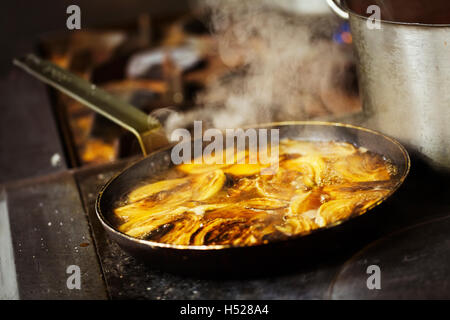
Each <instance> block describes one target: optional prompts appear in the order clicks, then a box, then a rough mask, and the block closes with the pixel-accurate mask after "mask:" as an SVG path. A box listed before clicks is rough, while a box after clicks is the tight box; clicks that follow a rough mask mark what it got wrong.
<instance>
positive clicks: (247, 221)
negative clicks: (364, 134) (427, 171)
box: [115, 139, 397, 246]
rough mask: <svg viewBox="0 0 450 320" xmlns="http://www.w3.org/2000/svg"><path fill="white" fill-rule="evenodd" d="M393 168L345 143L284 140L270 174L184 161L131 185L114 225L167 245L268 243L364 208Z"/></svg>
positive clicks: (389, 184) (391, 181) (385, 186)
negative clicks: (277, 163) (274, 169)
mask: <svg viewBox="0 0 450 320" xmlns="http://www.w3.org/2000/svg"><path fill="white" fill-rule="evenodd" d="M248 153H249V151H248V150H247V151H246V156H248ZM258 165H260V166H261V169H264V166H263V165H261V164H258ZM236 166H239V167H236ZM396 171H397V170H396V167H395V166H394V165H392V164H391V162H390V161H389V160H388V159H385V158H383V157H381V156H380V155H377V154H375V153H372V152H370V151H367V150H365V149H363V148H356V147H355V146H353V145H351V144H349V143H343V142H308V141H295V140H287V139H286V140H282V141H280V145H279V167H278V169H277V170H276V171H275V172H273V173H272V174H270V175H267V174H266V175H263V174H261V172H257V173H255V164H223V165H217V164H189V165H185V164H182V165H179V166H175V167H173V168H172V169H170V170H168V171H166V172H164V173H163V174H162V175H161V176H160V177H159V179H157V181H153V182H151V183H150V182H149V183H147V184H144V185H141V186H138V187H135V188H134V189H133V190H132V191H131V192H130V193H129V194H127V195H126V201H125V203H122V204H121V205H120V206H118V207H117V208H116V209H115V214H116V216H117V217H118V218H119V220H120V221H121V223H120V224H119V225H118V226H117V228H118V229H119V230H120V231H122V232H124V233H126V234H128V235H130V236H133V237H136V238H140V239H146V240H152V241H156V242H162V243H169V244H179V245H232V246H245V245H255V244H260V243H267V242H269V241H276V240H280V239H285V238H288V237H291V236H296V235H301V234H307V233H310V232H311V231H312V230H315V229H318V228H322V227H325V226H328V225H331V224H335V223H339V222H340V221H342V220H344V219H347V218H349V217H352V216H354V215H359V214H363V213H364V212H365V211H366V210H367V209H368V208H370V207H371V206H372V205H375V204H376V203H377V202H379V201H380V200H381V199H383V198H384V197H385V196H387V195H388V194H389V192H390V191H391V190H392V189H393V187H394V185H395V182H396V181H397V178H396Z"/></svg>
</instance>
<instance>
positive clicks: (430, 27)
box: [327, 0, 450, 168]
mask: <svg viewBox="0 0 450 320" xmlns="http://www.w3.org/2000/svg"><path fill="white" fill-rule="evenodd" d="M327 2H328V4H329V5H330V7H331V8H332V9H333V11H335V12H336V13H337V14H338V15H339V16H340V17H342V18H344V19H346V20H348V21H349V23H350V28H351V32H352V36H353V42H354V47H355V53H356V58H357V63H358V75H359V83H360V91H361V96H362V99H363V108H364V120H362V121H360V122H359V123H358V124H360V125H364V126H366V127H370V128H373V129H377V130H379V131H382V132H384V133H386V134H388V135H391V136H393V137H395V138H397V139H398V140H400V141H401V142H403V143H404V144H405V145H406V146H407V147H409V148H410V149H411V150H412V151H418V152H419V153H420V154H421V155H423V156H425V157H426V158H427V159H428V160H429V162H430V164H432V165H434V166H438V167H442V166H444V167H447V168H450V24H448V25H444V24H420V23H402V22H391V21H384V20H379V26H380V28H379V29H376V28H375V29H374V28H369V26H368V24H370V21H369V19H368V18H367V17H365V16H361V15H359V14H357V13H356V12H354V11H352V10H350V9H349V8H348V7H347V5H346V3H345V1H340V0H327Z"/></svg>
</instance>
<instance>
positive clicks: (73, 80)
mask: <svg viewBox="0 0 450 320" xmlns="http://www.w3.org/2000/svg"><path fill="white" fill-rule="evenodd" d="M14 64H15V65H16V66H18V67H20V68H22V69H24V70H25V71H26V72H28V73H30V74H31V75H33V76H34V77H36V78H38V79H39V80H41V81H42V82H45V83H47V84H49V85H50V86H52V87H54V88H55V89H57V90H59V91H61V92H63V93H65V94H67V95H68V96H70V97H72V98H74V99H75V100H77V101H78V102H80V103H82V104H84V105H85V106H87V107H89V108H90V109H92V110H94V111H95V112H98V113H100V114H101V115H103V116H105V117H107V118H108V119H110V120H112V121H113V122H115V123H117V124H118V125H120V126H122V127H124V128H125V129H127V130H128V131H130V132H132V133H133V134H134V135H135V136H136V138H137V139H138V141H139V145H140V147H141V149H142V152H143V154H144V155H147V154H149V153H150V152H152V151H155V150H157V149H159V148H161V147H163V146H165V145H167V144H168V141H167V138H166V136H165V133H164V131H163V129H162V126H161V124H160V123H159V121H158V120H157V119H156V118H154V117H152V116H151V115H147V114H146V113H144V112H142V111H141V110H139V109H137V108H135V107H133V106H132V105H130V104H128V103H126V102H124V101H121V100H119V99H117V98H115V97H113V96H112V95H111V94H109V93H108V92H106V91H104V90H102V89H100V88H98V87H96V86H95V85H94V84H92V83H90V82H88V81H86V80H84V79H82V78H80V77H78V76H76V75H75V74H73V73H71V72H69V71H67V70H64V69H61V68H60V67H58V66H56V65H55V64H53V63H51V62H50V61H46V60H42V59H40V58H38V57H37V56H35V55H33V54H28V55H26V56H25V57H22V58H19V59H14Z"/></svg>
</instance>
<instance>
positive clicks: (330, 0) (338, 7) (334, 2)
mask: <svg viewBox="0 0 450 320" xmlns="http://www.w3.org/2000/svg"><path fill="white" fill-rule="evenodd" d="M327 4H328V6H329V7H330V8H331V10H333V11H334V13H336V14H337V15H338V16H339V17H341V18H342V19H345V20H348V18H349V14H348V12H347V11H346V10H345V9H344V7H343V6H342V3H341V0H327Z"/></svg>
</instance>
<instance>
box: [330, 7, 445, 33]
mask: <svg viewBox="0 0 450 320" xmlns="http://www.w3.org/2000/svg"><path fill="white" fill-rule="evenodd" d="M333 1H335V2H336V1H338V2H339V4H340V6H341V7H342V9H343V10H344V11H345V12H347V13H348V15H349V18H350V17H355V18H359V19H363V20H368V17H366V16H363V15H361V14H359V13H356V12H355V11H353V10H352V9H350V8H349V7H348V5H347V1H345V0H333ZM375 21H379V22H381V23H385V24H393V25H399V26H406V27H427V28H443V27H447V28H450V23H421V22H401V21H391V20H384V19H375Z"/></svg>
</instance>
